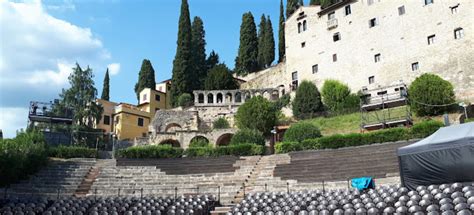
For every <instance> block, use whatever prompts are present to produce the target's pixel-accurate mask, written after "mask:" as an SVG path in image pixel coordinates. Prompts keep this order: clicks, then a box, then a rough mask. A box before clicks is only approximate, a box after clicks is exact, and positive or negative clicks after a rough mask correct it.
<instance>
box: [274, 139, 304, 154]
mask: <svg viewBox="0 0 474 215" xmlns="http://www.w3.org/2000/svg"><path fill="white" fill-rule="evenodd" d="M301 150H305V148H304V147H303V144H302V143H301V142H289V141H288V142H279V143H277V144H275V152H276V153H279V154H280V153H288V152H293V151H301Z"/></svg>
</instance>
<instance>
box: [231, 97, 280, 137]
mask: <svg viewBox="0 0 474 215" xmlns="http://www.w3.org/2000/svg"><path fill="white" fill-rule="evenodd" d="M235 120H236V123H237V127H239V128H240V129H244V128H249V129H257V130H259V131H260V132H262V133H263V134H265V135H267V134H269V133H270V130H271V129H272V128H273V126H274V125H275V124H276V121H277V110H276V109H275V107H274V106H273V104H272V103H271V102H270V101H268V100H267V99H265V98H263V97H262V96H255V97H253V98H251V99H249V100H247V101H245V103H244V104H242V105H241V106H240V107H239V109H238V110H237V113H236V114H235Z"/></svg>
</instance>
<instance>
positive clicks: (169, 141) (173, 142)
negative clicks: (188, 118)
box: [160, 139, 181, 147]
mask: <svg viewBox="0 0 474 215" xmlns="http://www.w3.org/2000/svg"><path fill="white" fill-rule="evenodd" d="M160 145H170V146H171V147H181V144H180V143H179V141H177V140H173V139H166V140H163V141H161V142H160Z"/></svg>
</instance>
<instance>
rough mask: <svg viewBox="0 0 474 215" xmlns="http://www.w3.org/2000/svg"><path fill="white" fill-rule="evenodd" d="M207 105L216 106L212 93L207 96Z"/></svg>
mask: <svg viewBox="0 0 474 215" xmlns="http://www.w3.org/2000/svg"><path fill="white" fill-rule="evenodd" d="M207 103H208V104H214V94H212V93H209V94H207Z"/></svg>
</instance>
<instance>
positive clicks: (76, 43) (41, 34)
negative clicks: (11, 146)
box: [0, 0, 286, 138]
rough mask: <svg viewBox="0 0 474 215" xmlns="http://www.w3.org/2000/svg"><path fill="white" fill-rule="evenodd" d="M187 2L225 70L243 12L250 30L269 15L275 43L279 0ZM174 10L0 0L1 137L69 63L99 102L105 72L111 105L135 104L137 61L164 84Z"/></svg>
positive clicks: (122, 1)
mask: <svg viewBox="0 0 474 215" xmlns="http://www.w3.org/2000/svg"><path fill="white" fill-rule="evenodd" d="M188 2H189V9H190V15H191V17H194V16H199V17H201V18H202V19H203V22H204V28H205V31H206V42H207V45H206V52H207V53H209V52H210V51H212V50H214V51H216V52H217V53H218V54H219V56H220V59H221V61H223V62H224V63H226V64H227V65H228V66H229V67H230V68H233V67H234V59H235V57H236V55H237V49H238V46H239V32H240V24H241V19H242V14H243V13H245V12H248V11H250V12H252V14H253V15H254V17H255V22H256V25H257V26H258V23H259V22H260V17H261V15H262V14H263V13H264V14H266V15H269V16H270V18H271V21H272V24H273V29H274V35H275V41H276V43H277V42H278V38H277V37H278V19H279V3H280V1H279V0H188ZM285 2H286V1H285ZM180 6H181V0H77V1H72V0H43V1H39V0H35V1H7V0H0V129H2V130H3V135H4V137H7V138H11V137H14V136H15V135H16V131H17V130H19V129H21V128H25V127H26V125H27V120H28V106H29V102H30V101H44V102H49V101H53V100H54V99H55V98H58V95H59V93H60V92H61V89H63V88H67V87H68V79H67V77H68V76H69V74H70V72H71V71H72V67H73V66H74V65H75V63H76V62H77V63H79V64H80V65H81V67H83V68H84V67H86V66H89V67H90V68H92V69H93V72H94V75H95V77H94V81H95V86H96V88H97V90H98V96H100V94H101V92H102V82H103V78H104V74H105V71H106V69H107V68H109V72H110V75H111V77H110V79H111V80H110V100H111V101H114V102H126V103H131V104H136V103H137V101H136V95H135V93H134V91H133V88H134V85H135V83H136V82H137V80H138V71H139V70H140V66H141V62H142V61H143V59H149V60H150V61H151V62H152V65H153V68H154V69H155V78H156V81H157V82H160V81H162V80H166V79H169V78H171V71H172V63H173V59H174V56H175V53H176V39H177V32H178V18H179V13H180ZM276 56H278V55H276Z"/></svg>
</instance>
